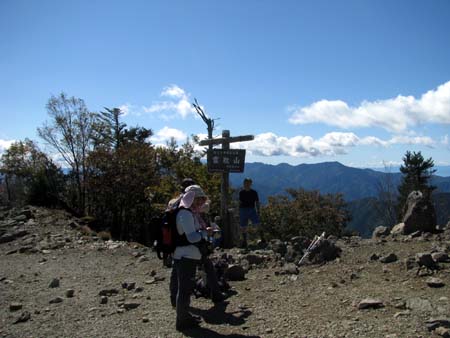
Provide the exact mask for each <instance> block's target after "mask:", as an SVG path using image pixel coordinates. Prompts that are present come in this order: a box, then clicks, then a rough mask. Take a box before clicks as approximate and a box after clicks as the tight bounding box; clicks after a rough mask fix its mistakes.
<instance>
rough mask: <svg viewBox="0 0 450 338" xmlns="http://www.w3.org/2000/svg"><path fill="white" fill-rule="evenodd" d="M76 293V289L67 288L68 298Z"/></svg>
mask: <svg viewBox="0 0 450 338" xmlns="http://www.w3.org/2000/svg"><path fill="white" fill-rule="evenodd" d="M74 295H75V290H74V289H67V290H66V297H67V298H72V297H73V296H74Z"/></svg>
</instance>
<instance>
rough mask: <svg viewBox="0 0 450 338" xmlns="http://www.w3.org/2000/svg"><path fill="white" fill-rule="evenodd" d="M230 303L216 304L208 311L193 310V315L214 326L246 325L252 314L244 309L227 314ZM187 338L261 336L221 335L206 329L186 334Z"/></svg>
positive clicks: (254, 337) (248, 337) (255, 337)
mask: <svg viewBox="0 0 450 338" xmlns="http://www.w3.org/2000/svg"><path fill="white" fill-rule="evenodd" d="M228 304H229V303H228V302H223V303H219V304H215V305H214V306H213V307H212V308H210V309H208V310H202V309H194V308H192V309H191V311H192V313H194V314H196V315H198V316H200V317H202V318H203V320H204V321H205V322H206V323H208V324H212V325H220V324H226V325H231V326H239V325H243V324H245V320H246V319H247V318H248V317H249V316H250V315H251V314H252V312H251V311H250V310H248V309H242V310H238V311H233V312H226V308H227V306H228ZM184 334H185V335H186V336H187V337H211V338H219V337H226V338H244V337H246V338H258V337H260V336H254V335H242V334H225V335H224V334H220V333H217V332H215V331H213V330H210V329H206V328H202V327H200V328H197V329H192V330H189V331H186V332H184Z"/></svg>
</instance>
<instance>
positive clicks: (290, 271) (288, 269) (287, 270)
mask: <svg viewBox="0 0 450 338" xmlns="http://www.w3.org/2000/svg"><path fill="white" fill-rule="evenodd" d="M283 273H284V274H287V275H298V268H297V266H296V265H295V264H292V263H289V264H286V265H285V266H284V267H283Z"/></svg>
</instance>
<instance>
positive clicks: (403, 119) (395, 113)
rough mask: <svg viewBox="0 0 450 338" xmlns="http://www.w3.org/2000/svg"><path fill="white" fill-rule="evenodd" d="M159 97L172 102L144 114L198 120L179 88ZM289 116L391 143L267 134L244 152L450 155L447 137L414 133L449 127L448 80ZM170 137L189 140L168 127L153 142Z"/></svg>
mask: <svg viewBox="0 0 450 338" xmlns="http://www.w3.org/2000/svg"><path fill="white" fill-rule="evenodd" d="M161 96H164V97H167V98H170V99H172V101H163V102H159V103H154V104H152V105H151V106H150V108H147V109H145V111H146V112H150V113H161V112H164V113H165V112H167V111H171V112H172V114H173V115H172V118H174V117H175V116H179V117H181V118H186V117H187V116H189V114H193V115H194V116H196V114H195V110H193V109H192V107H191V108H190V109H188V108H187V107H188V104H189V102H190V101H189V98H190V95H189V94H188V93H186V91H185V90H183V89H181V88H180V87H178V86H177V85H171V86H168V87H166V88H165V89H164V90H163V92H162V93H161ZM174 100H175V101H174ZM177 100H178V101H177ZM288 111H290V112H292V115H291V117H290V118H289V119H288V122H289V123H291V124H294V125H296V124H308V123H320V124H326V125H331V126H334V127H337V128H340V129H351V128H374V127H375V128H382V129H384V130H387V131H388V132H390V133H392V135H391V137H390V138H389V139H386V140H383V139H380V138H379V137H375V136H366V137H359V136H357V135H356V134H355V133H354V132H341V131H334V132H330V133H327V134H325V135H324V136H322V137H320V138H317V139H314V138H313V137H311V136H306V135H297V136H294V137H290V138H289V137H285V136H279V135H276V134H275V133H273V132H270V131H269V132H265V133H261V134H259V135H256V136H255V140H254V141H252V142H245V143H241V144H239V146H240V148H242V149H247V150H248V151H249V152H250V153H251V154H252V155H255V156H263V157H267V156H292V157H301V158H308V157H317V156H336V155H343V154H347V153H348V151H349V149H350V148H353V147H356V146H379V147H389V146H393V145H401V144H402V145H422V146H425V147H429V148H434V147H437V146H444V147H446V148H447V149H449V150H450V145H449V136H448V135H447V134H446V135H444V136H443V137H442V138H441V139H440V140H437V139H433V138H432V137H430V136H423V135H416V133H415V132H414V130H413V129H412V128H413V127H415V126H417V125H419V124H430V123H431V124H445V125H447V124H450V81H449V82H446V83H444V84H442V85H440V86H438V87H437V89H435V90H429V91H428V92H426V93H425V94H423V95H422V96H421V97H420V98H418V99H416V98H415V97H413V96H402V95H399V96H397V97H396V98H392V99H387V100H377V101H373V102H370V101H363V102H362V103H361V104H360V105H359V106H358V107H350V106H349V105H348V104H347V103H346V102H344V101H340V100H336V101H330V100H320V101H317V102H314V103H312V104H311V105H309V106H306V107H300V108H293V107H289V108H288ZM164 116H165V115H164ZM164 116H163V117H164ZM172 137H173V138H174V139H175V140H176V141H185V140H186V138H187V135H186V134H185V133H183V132H181V131H178V130H176V129H173V128H169V127H164V128H163V129H161V130H160V131H159V132H157V133H156V135H155V136H154V137H153V139H152V140H153V141H154V142H157V143H159V144H163V143H164V142H167V141H168V140H169V139H170V138H172ZM202 137H205V135H202Z"/></svg>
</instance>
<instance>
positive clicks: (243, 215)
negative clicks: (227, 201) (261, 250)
mask: <svg viewBox="0 0 450 338" xmlns="http://www.w3.org/2000/svg"><path fill="white" fill-rule="evenodd" d="M239 225H240V227H241V232H242V243H241V246H242V247H244V248H246V247H247V225H248V208H240V209H239Z"/></svg>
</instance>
